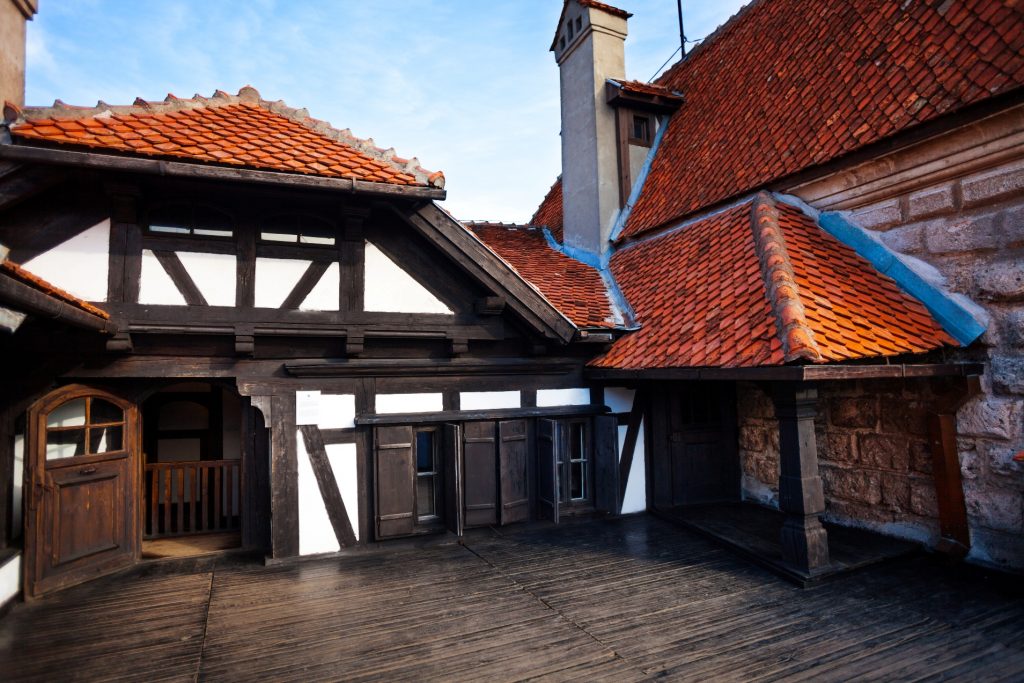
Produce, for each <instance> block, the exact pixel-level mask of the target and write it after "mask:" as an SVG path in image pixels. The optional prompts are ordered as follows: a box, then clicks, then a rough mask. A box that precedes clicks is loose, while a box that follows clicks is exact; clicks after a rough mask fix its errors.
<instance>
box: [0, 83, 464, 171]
mask: <svg viewBox="0 0 1024 683" xmlns="http://www.w3.org/2000/svg"><path fill="white" fill-rule="evenodd" d="M8 117H10V118H11V119H13V121H9V123H12V124H13V125H12V126H11V134H12V135H13V137H14V139H15V140H16V141H18V142H23V143H29V144H31V143H35V142H46V143H59V144H61V145H74V146H76V147H88V148H95V149H101V150H109V151H113V152H124V153H129V154H135V155H146V156H158V157H169V158H176V159H186V160H189V161H200V162H206V163H215V164H226V165H231V166H244V167H247V168H254V169H266V170H272V171H285V172H288V173H303V174H307V175H318V176H328V177H345V178H354V179H357V180H364V181H368V182H377V183H387V184H391V185H425V186H434V187H443V186H444V175H443V174H441V173H430V172H429V171H425V170H424V169H422V168H420V166H419V161H418V160H416V159H402V158H399V157H397V156H395V154H394V150H383V149H379V148H377V147H375V146H374V145H373V141H372V140H360V139H359V138H356V137H354V136H353V135H352V134H351V133H350V132H349V131H347V130H345V131H340V130H336V129H334V128H331V126H330V124H328V123H327V122H325V121H320V120H317V119H313V118H310V116H309V114H308V112H306V111H305V110H300V109H293V108H291V107H288V106H287V105H285V104H284V103H283V102H268V101H266V100H262V99H260V96H259V93H258V92H257V91H256V90H255V89H254V88H251V87H245V88H242V89H241V90H240V91H239V93H238V95H237V96H232V95H228V94H227V93H224V92H220V91H218V92H216V93H214V95H213V97H210V98H204V97H200V96H198V95H196V96H195V97H194V98H192V99H188V100H182V99H178V98H176V97H174V96H173V95H168V97H167V99H166V100H165V101H164V102H145V101H143V100H136V102H135V104H134V105H131V106H126V107H121V106H110V105H106V104H104V103H102V102H100V103H99V104H98V105H97V106H96V107H94V108H92V107H91V108H79V107H69V106H67V105H64V104H63V103H61V102H60V101H58V102H56V103H55V104H54V106H53V107H49V108H27V109H25V110H23V111H20V110H17V108H14V107H12V106H10V105H7V106H6V107H5V118H8Z"/></svg>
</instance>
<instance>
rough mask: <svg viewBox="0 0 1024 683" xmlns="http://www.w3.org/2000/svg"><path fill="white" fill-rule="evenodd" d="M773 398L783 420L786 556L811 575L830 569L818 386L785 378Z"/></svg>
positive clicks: (782, 491)
mask: <svg viewBox="0 0 1024 683" xmlns="http://www.w3.org/2000/svg"><path fill="white" fill-rule="evenodd" d="M772 400H773V401H774V403H775V415H776V417H777V418H778V420H779V469H780V474H779V507H780V508H781V509H782V512H784V513H785V515H786V519H785V522H784V523H783V526H782V559H783V561H784V562H786V564H789V565H790V566H792V567H794V568H795V569H798V570H799V571H802V572H805V573H807V574H814V573H816V572H818V571H821V570H823V569H825V568H826V567H828V565H829V556H828V533H827V532H826V531H825V528H824V527H823V526H822V525H821V520H820V519H819V515H821V513H822V512H824V511H825V494H824V492H823V491H822V487H821V477H819V476H818V448H817V443H816V442H815V437H814V416H815V415H816V414H817V407H818V390H817V388H816V387H814V386H813V385H810V384H797V383H793V382H780V383H778V384H775V385H774V386H773V392H772Z"/></svg>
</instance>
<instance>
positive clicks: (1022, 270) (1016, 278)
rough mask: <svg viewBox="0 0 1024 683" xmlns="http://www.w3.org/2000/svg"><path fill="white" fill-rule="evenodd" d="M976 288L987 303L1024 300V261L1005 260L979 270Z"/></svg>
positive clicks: (975, 282) (1018, 259)
mask: <svg viewBox="0 0 1024 683" xmlns="http://www.w3.org/2000/svg"><path fill="white" fill-rule="evenodd" d="M974 287H975V289H976V290H977V293H978V297H979V298H981V299H984V300H986V301H1021V300H1024V259H1021V258H1018V257H1014V258H1008V259H1003V260H1000V261H996V262H994V263H991V264H989V265H988V267H986V268H979V269H977V270H976V271H975V274H974Z"/></svg>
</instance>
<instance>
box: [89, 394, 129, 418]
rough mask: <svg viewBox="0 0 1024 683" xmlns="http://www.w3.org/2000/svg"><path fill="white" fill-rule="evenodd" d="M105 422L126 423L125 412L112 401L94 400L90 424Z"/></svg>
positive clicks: (90, 412)
mask: <svg viewBox="0 0 1024 683" xmlns="http://www.w3.org/2000/svg"><path fill="white" fill-rule="evenodd" d="M104 422H124V412H123V411H122V410H121V409H120V408H118V407H117V406H115V405H114V404H113V403H111V402H110V401H104V400H103V399H102V398H94V399H92V406H91V407H90V408H89V424H103V423H104Z"/></svg>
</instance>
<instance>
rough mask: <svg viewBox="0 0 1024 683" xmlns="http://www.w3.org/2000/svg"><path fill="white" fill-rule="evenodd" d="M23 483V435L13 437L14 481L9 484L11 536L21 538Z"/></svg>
mask: <svg viewBox="0 0 1024 683" xmlns="http://www.w3.org/2000/svg"><path fill="white" fill-rule="evenodd" d="M24 481H25V435H24V434H15V435H14V480H13V481H12V482H11V534H12V535H13V536H14V538H18V537H20V536H21V524H22V516H21V501H22V495H23V489H22V487H23V485H24Z"/></svg>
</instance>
